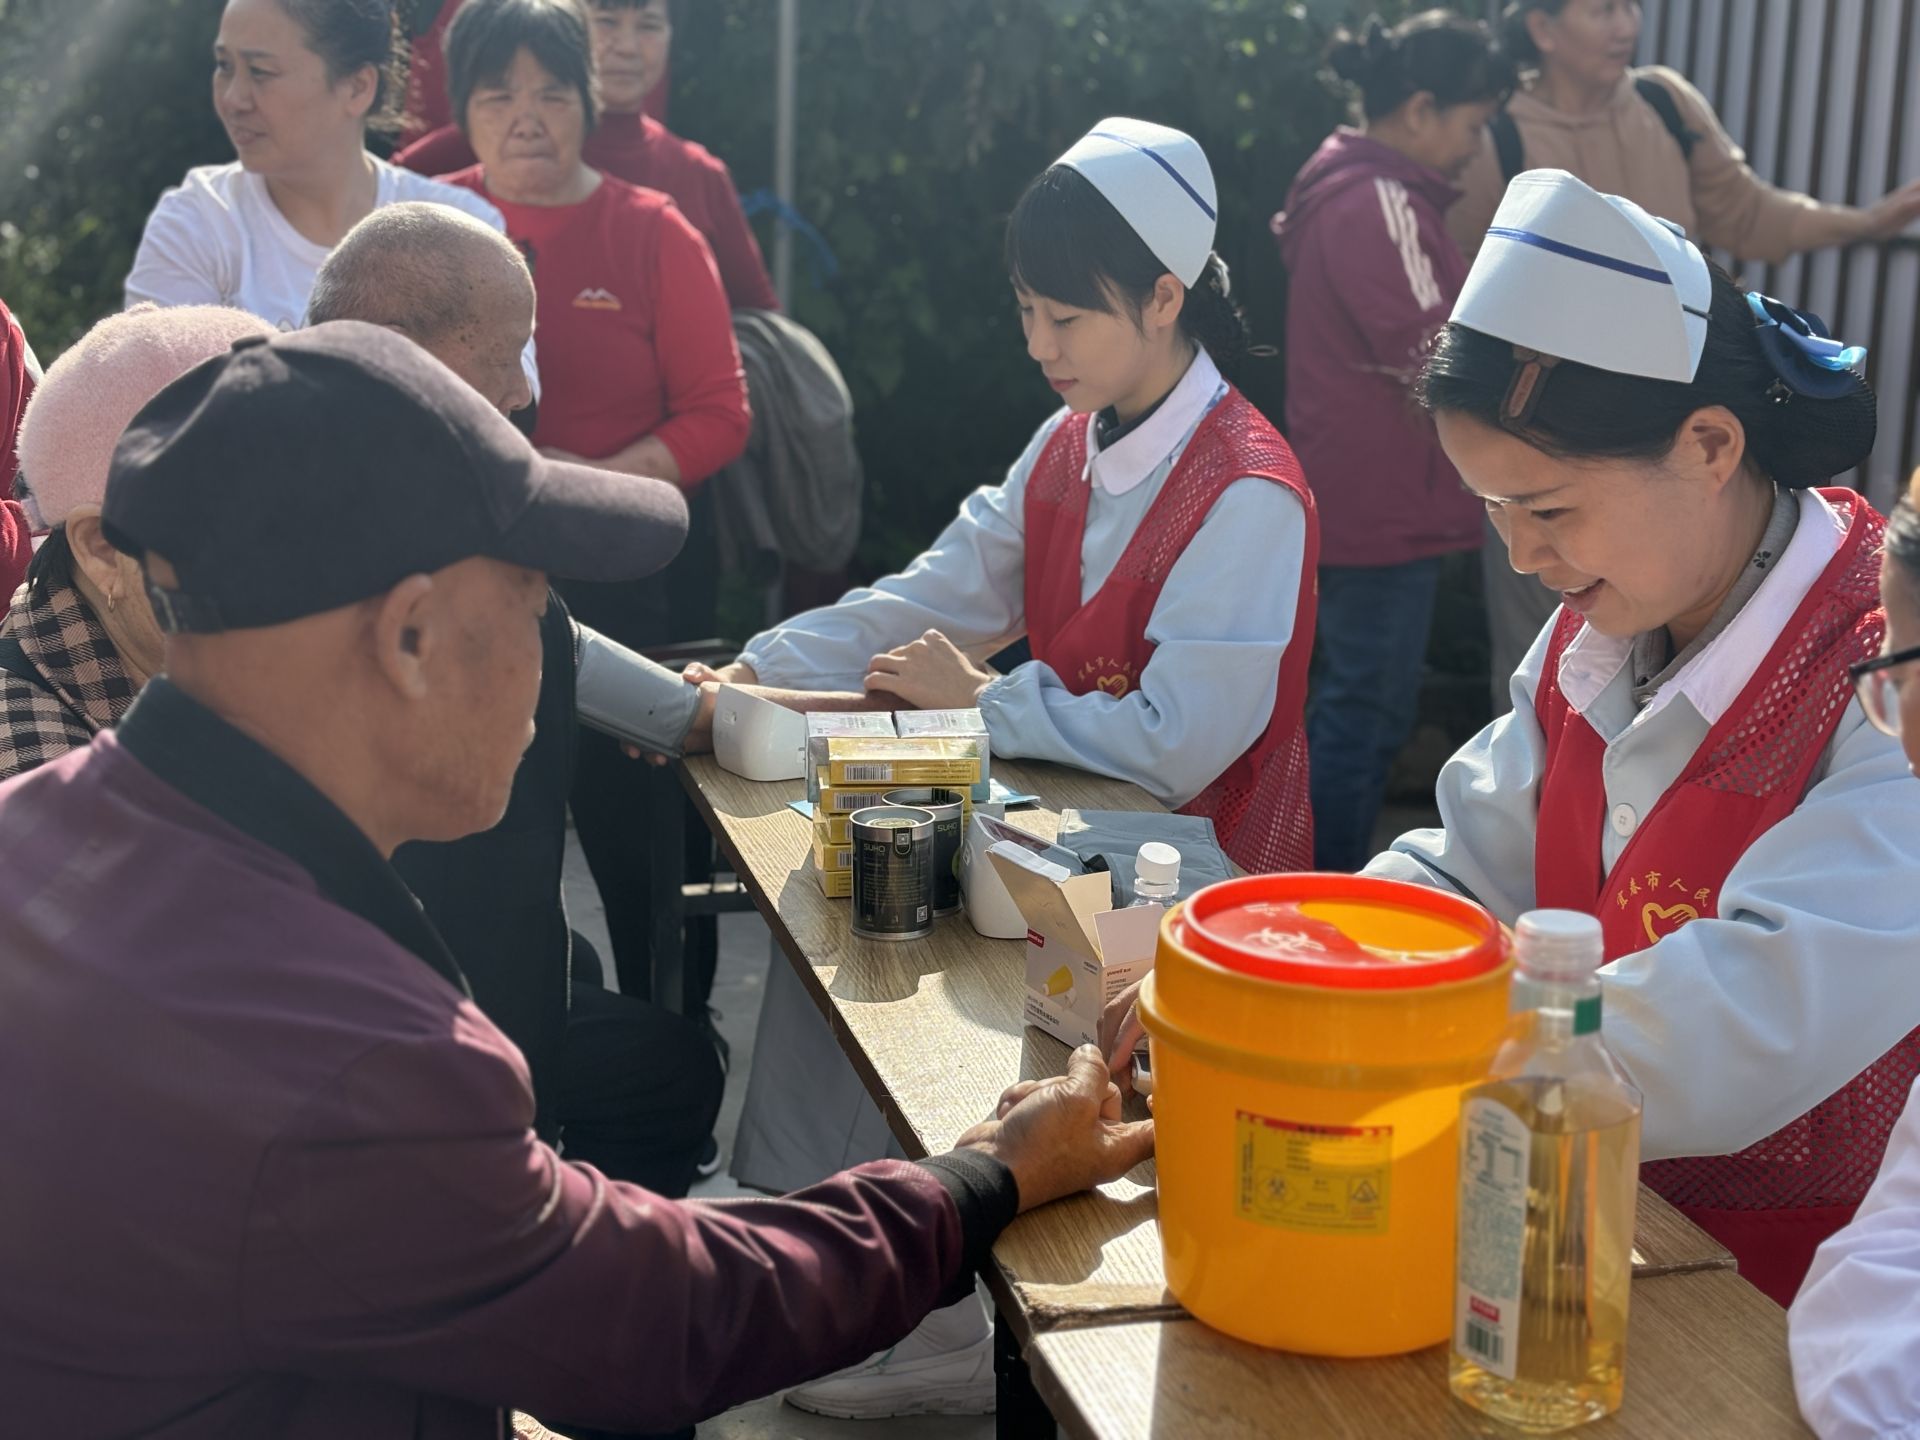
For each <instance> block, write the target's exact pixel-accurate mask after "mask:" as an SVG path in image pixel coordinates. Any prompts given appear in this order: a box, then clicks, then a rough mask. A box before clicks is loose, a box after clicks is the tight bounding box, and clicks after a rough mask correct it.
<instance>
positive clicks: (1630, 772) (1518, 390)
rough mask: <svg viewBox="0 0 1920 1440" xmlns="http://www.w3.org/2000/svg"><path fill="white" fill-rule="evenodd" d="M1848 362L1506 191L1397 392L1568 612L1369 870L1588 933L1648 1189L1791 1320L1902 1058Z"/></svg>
mask: <svg viewBox="0 0 1920 1440" xmlns="http://www.w3.org/2000/svg"><path fill="white" fill-rule="evenodd" d="M1863 360H1864V355H1863V354H1862V352H1860V351H1858V350H1856V349H1852V348H1849V347H1847V346H1845V345H1843V344H1842V343H1840V342H1838V341H1835V340H1831V339H1828V338H1826V336H1825V332H1824V329H1823V327H1821V326H1820V325H1819V323H1818V322H1817V321H1815V320H1813V319H1812V318H1811V317H1807V316H1802V315H1799V314H1796V313H1795V312H1793V311H1791V310H1789V309H1788V308H1787V307H1785V306H1784V305H1781V304H1779V303H1778V302H1776V301H1772V300H1768V299H1766V298H1764V297H1762V296H1759V295H1755V294H1749V293H1746V292H1744V291H1743V290H1741V289H1740V287H1739V286H1738V285H1736V284H1735V283H1734V282H1733V281H1732V280H1731V279H1730V278H1729V277H1728V276H1727V274H1726V273H1725V272H1724V271H1722V270H1720V269H1719V268H1717V267H1715V266H1713V265H1711V264H1709V262H1708V261H1706V260H1705V259H1704V258H1703V257H1702V256H1701V254H1700V252H1699V251H1698V250H1697V249H1696V248H1695V247H1694V246H1693V245H1692V244H1691V243H1690V242H1688V241H1687V240H1686V239H1685V237H1684V236H1683V235H1682V234H1681V233H1680V232H1679V231H1678V229H1677V228H1676V227H1673V226H1670V225H1668V224H1667V223H1666V222H1664V221H1661V220H1657V219H1655V218H1653V217H1651V216H1649V215H1648V214H1646V212H1644V211H1642V210H1640V209H1639V208H1638V207H1637V206H1635V205H1633V204H1632V203H1630V202H1628V201H1625V200H1621V199H1618V198H1617V197H1613V196H1605V195H1600V194H1598V193H1596V192H1595V191H1593V190H1591V189H1589V188H1588V187H1587V186H1586V185H1584V184H1582V183H1581V182H1580V181H1578V180H1576V179H1574V178H1573V177H1572V176H1571V175H1567V174H1565V173H1564V172H1561V171H1533V172H1529V173H1527V174H1525V175H1522V176H1520V177H1518V178H1517V179H1516V180H1515V181H1514V183H1513V185H1512V187H1511V188H1510V189H1509V191H1508V193H1507V197H1506V199H1505V201H1504V202H1503V203H1502V205H1501V207H1500V211H1499V214H1498V215H1497V216H1496V217H1495V220H1494V224H1493V226H1492V228H1491V230H1490V231H1489V232H1488V238H1487V242H1486V244H1485V245H1484V246H1483V248H1482V249H1481V250H1480V253H1479V255H1478V257H1477V259H1476V260H1475V263H1474V267H1473V271H1472V273H1471V274H1470V276H1469V277H1468V280H1467V283H1466V286H1465V289H1464V290H1463V292H1462V294H1461V297H1460V301H1459V304H1458V306H1457V308H1456V309H1455V311H1454V314H1453V320H1452V323H1451V324H1450V325H1449V326H1448V327H1447V330H1446V331H1445V333H1444V334H1443V336H1442V337H1441V339H1440V341H1439V343H1438V346H1437V347H1436V350H1435V353H1434V355H1433V357H1432V359H1431V361H1430V363H1429V366H1428V369H1427V372H1426V375H1425V378H1424V381H1423V385H1424V395H1425V400H1426V404H1427V407H1428V408H1429V409H1430V410H1431V411H1432V412H1433V413H1434V415H1435V419H1436V423H1437V424H1438V427H1439V432H1440V439H1441V443H1442V444H1443V445H1444V446H1445V447H1446V450H1447V454H1448V456H1449V458H1451V459H1452V460H1453V462H1454V464H1455V465H1456V467H1457V468H1458V469H1459V471H1460V474H1461V476H1462V478H1463V479H1464V480H1465V481H1466V483H1467V484H1468V486H1469V487H1470V488H1472V489H1473V490H1474V491H1476V492H1477V493H1478V494H1479V495H1480V496H1481V497H1482V498H1483V499H1484V500H1485V501H1486V504H1487V506H1488V509H1489V511H1490V512H1491V514H1492V516H1493V520H1494V523H1495V525H1496V526H1497V527H1498V528H1499V530H1500V531H1501V534H1502V536H1503V538H1504V539H1505V540H1506V542H1507V544H1508V546H1509V549H1510V551H1511V555H1512V560H1513V564H1514V567H1515V568H1516V569H1518V570H1521V571H1523V572H1532V573H1533V574H1534V575H1536V576H1537V577H1538V579H1539V580H1540V581H1541V582H1542V583H1543V584H1544V585H1546V586H1547V587H1548V588H1549V589H1551V590H1553V591H1556V592H1557V593H1558V594H1559V596H1560V600H1561V608H1560V610H1559V612H1558V614H1557V615H1556V616H1555V617H1554V619H1553V620H1552V621H1551V622H1550V623H1549V624H1548V626H1547V628H1546V629H1545V630H1544V631H1543V632H1542V633H1541V635H1540V637H1539V639H1538V640H1537V641H1536V642H1535V643H1534V646H1533V648H1532V650H1531V652H1530V653H1529V654H1528V656H1527V658H1526V661H1525V663H1524V664H1522V666H1521V667H1520V670H1519V672H1518V673H1517V674H1516V675H1515V676H1514V679H1513V700H1514V711H1513V713H1512V714H1511V715H1508V716H1506V717H1505V718H1503V719H1501V720H1499V721H1497V722H1495V723H1494V724H1493V725H1492V726H1490V727H1489V728H1488V729H1487V730H1486V731H1484V732H1483V733H1482V734H1481V735H1480V736H1479V737H1477V738H1476V739H1475V740H1473V741H1472V742H1470V743H1469V744H1468V745H1467V746H1466V747H1465V749H1463V750H1462V751H1461V752H1460V753H1459V754H1458V755H1456V756H1455V757H1454V758H1453V760H1452V761H1450V762H1449V763H1448V765H1447V766H1446V768H1445V769H1444V771H1443V772H1442V774H1441V777H1440V782H1439V795H1438V800H1439V808H1440V814H1441V819H1442V822H1443V823H1442V828H1439V829H1435V830H1421V831H1415V832H1413V833H1411V834H1409V835H1405V836H1403V837H1402V838H1401V839H1400V840H1399V841H1397V842H1396V843H1395V844H1394V846H1393V848H1392V850H1391V851H1390V852H1389V853H1388V854H1386V855H1383V856H1380V857H1379V858H1377V859H1376V860H1375V861H1374V862H1373V864H1372V865H1371V866H1370V867H1369V871H1370V873H1373V874H1377V875H1390V876H1396V877H1400V878H1403V879H1409V880H1415V881H1420V882H1423V883H1427V884H1432V885H1440V886H1445V887H1447V888H1450V889H1453V890H1457V891H1459V892H1461V893H1464V894H1467V895H1471V896H1472V897H1474V898H1475V899H1477V900H1479V901H1481V902H1482V903H1483V904H1485V905H1487V906H1488V907H1489V908H1490V909H1492V910H1493V911H1494V912H1495V913H1496V914H1497V915H1499V916H1500V918H1501V919H1502V920H1505V921H1508V922H1509V923H1511V922H1512V921H1513V920H1514V919H1516V918H1517V917H1518V916H1519V915H1520V914H1521V913H1522V912H1523V911H1526V910H1530V909H1533V908H1535V907H1537V906H1553V907H1562V908H1568V909H1575V910H1583V911H1586V912H1588V913H1590V914H1593V915H1596V916H1598V917H1599V919H1600V920H1601V922H1602V924H1603V926H1604V927H1605V932H1606V939H1607V957H1608V962H1609V963H1608V964H1607V965H1606V967H1605V968H1604V969H1603V970H1602V972H1601V980H1602V986H1603V995H1604V997H1605V1001H1606V1004H1607V1007H1608V1012H1609V1013H1608V1017H1607V1040H1608V1043H1609V1044H1610V1045H1611V1046H1612V1047H1613V1048H1614V1049H1615V1050H1616V1051H1617V1052H1618V1053H1619V1054H1620V1056H1621V1058H1622V1059H1623V1060H1624V1061H1625V1062H1626V1065H1627V1067H1628V1069H1629V1070H1630V1071H1631V1073H1632V1076H1633V1079H1634V1081H1635V1083H1636V1084H1638V1085H1639V1086H1640V1088H1641V1089H1642V1091H1644V1093H1645V1096H1646V1115H1645V1130H1644V1135H1643V1152H1644V1154H1645V1155H1646V1157H1647V1158H1648V1159H1649V1160H1650V1161H1651V1162H1652V1163H1650V1164H1648V1165H1646V1166H1645V1168H1644V1170H1643V1174H1642V1178H1643V1179H1644V1180H1645V1181H1646V1182H1647V1183H1648V1184H1649V1185H1650V1186H1652V1187H1653V1188H1654V1189H1655V1190H1657V1191H1659V1192H1660V1193H1662V1194H1663V1195H1665V1196H1666V1197H1667V1198H1668V1199H1669V1200H1671V1201H1673V1202H1674V1203H1675V1204H1677V1205H1678V1206H1680V1207H1681V1209H1683V1210H1684V1211H1686V1213H1687V1214H1689V1215H1690V1216H1691V1217H1692V1218H1693V1219H1694V1220H1695V1221H1696V1222H1698V1223H1699V1224H1701V1225H1702V1226H1704V1227H1705V1228H1706V1229H1707V1230H1708V1231H1710V1232H1711V1233H1713V1234H1714V1235H1716V1236H1717V1237H1719V1238H1720V1239H1721V1240H1722V1241H1723V1242H1724V1243H1725V1244H1727V1245H1728V1246H1729V1248H1731V1249H1732V1250H1733V1252H1734V1254H1735V1255H1736V1256H1737V1257H1738V1258H1739V1261H1740V1270H1741V1273H1742V1274H1743V1275H1744V1276H1746V1277H1747V1278H1748V1279H1749V1280H1751V1281H1753V1283H1755V1284H1756V1285H1758V1286H1760V1288H1761V1289H1763V1290H1765V1291H1767V1292H1768V1293H1769V1294H1771V1295H1772V1296H1773V1297H1774V1298H1775V1299H1776V1300H1779V1301H1780V1302H1781V1303H1783V1304H1784V1303H1785V1302H1786V1301H1787V1300H1789V1299H1791V1298H1792V1296H1793V1293H1794V1290H1795V1288H1796V1287H1797V1285H1798V1283H1799V1281H1800V1278H1801V1277H1802V1276H1803V1275H1804V1274H1805V1272H1806V1268H1807V1264H1808V1262H1809V1260H1810V1259H1811V1257H1812V1254H1813V1250H1814V1248H1815V1246H1816V1245H1817V1244H1818V1243H1819V1241H1820V1240H1821V1239H1823V1238H1824V1237H1825V1236H1826V1235H1828V1234H1830V1233H1831V1232H1832V1231H1833V1230H1834V1229H1836V1228H1837V1227H1838V1226H1839V1225H1840V1224H1842V1223H1844V1221H1845V1220H1846V1218H1847V1217H1848V1216H1849V1215H1851V1213H1852V1211H1853V1209H1854V1207H1855V1206H1857V1205H1858V1203H1859V1201H1860V1199H1861V1198H1862V1196H1863V1195H1864V1194H1865V1192H1866V1189H1867V1187H1868V1185H1869V1183H1870V1182H1871V1181H1872V1178H1873V1175H1874V1172H1875V1169H1876V1168H1877V1166H1878V1164H1879V1162H1880V1158H1881V1154H1882V1152H1883V1151H1884V1149H1885V1147H1886V1143H1887V1136H1888V1133H1889V1131H1890V1129H1891V1128H1892V1126H1893V1123H1894V1121H1895V1119H1896V1117H1897V1116H1898V1114H1899V1112H1900V1106H1901V1103H1902V1101H1903V1100H1904V1097H1905V1096H1906V1093H1907V1090H1908V1088H1909V1087H1910V1085H1911V1083H1912V1081H1913V1078H1914V1075H1915V1073H1916V1070H1917V1069H1920V1036H1916V1034H1915V1033H1914V1032H1915V1027H1916V1026H1917V1025H1920V964H1916V963H1915V956H1916V954H1920V909H1916V908H1915V906H1914V905H1913V903H1912V898H1911V894H1910V893H1909V892H1907V891H1904V890H1903V889H1902V888H1901V886H1900V884H1899V883H1898V879H1899V877H1904V876H1910V875H1912V874H1913V873H1915V866H1916V865H1920V824H1916V823H1915V822H1916V812H1915V808H1914V803H1913V798H1912V791H1911V789H1910V787H1911V784H1912V781H1911V779H1910V778H1909V777H1908V774H1907V762H1906V759H1905V757H1904V756H1903V755H1902V753H1901V751H1900V747H1899V745H1898V743H1897V742H1896V741H1894V740H1893V739H1892V738H1890V737H1889V736H1888V735H1886V734H1883V733H1881V732H1880V731H1879V730H1877V729H1876V728H1875V727H1874V725H1873V724H1872V723H1870V722H1869V719H1868V717H1867V716H1866V715H1865V714H1864V713H1863V711H1862V710H1861V708H1860V706H1859V704H1858V703H1857V701H1856V700H1855V698H1854V686H1853V680H1852V678H1851V676H1850V674H1849V667H1850V666H1852V665H1855V664H1857V663H1859V662H1861V661H1864V660H1866V659H1868V658H1870V657H1872V656H1873V655H1874V654H1876V653H1877V651H1878V650H1879V648H1880V645H1881V643H1882V638H1883V635H1884V632H1885V625H1886V617H1885V613H1884V611H1883V610H1882V608H1881V603H1880V596H1879V587H1878V576H1879V566H1880V550H1881V541H1882V535H1883V533H1884V525H1883V522H1882V520H1881V518H1880V516H1879V515H1877V514H1876V513H1875V512H1874V511H1873V509H1872V508H1871V507H1870V506H1869V505H1868V504H1867V503H1866V501H1865V500H1864V499H1863V498H1862V497H1860V496H1859V495H1857V494H1854V493H1853V492H1852V491H1848V490H1841V489H1820V488H1816V487H1818V486H1820V485H1821V484H1823V483H1824V482H1826V481H1827V480H1828V478H1829V477H1831V476H1834V475H1838V474H1841V473H1843V472H1845V471H1847V470H1850V469H1851V468H1853V467H1854V466H1855V465H1857V464H1858V463H1860V462H1861V461H1862V460H1864V459H1865V458H1866V456H1867V453H1868V451H1869V450H1870V449H1871V448H1872V445H1873V436H1874V416H1875V409H1874V397H1873V393H1872V391H1871V390H1870V389H1869V388H1868V387H1867V385H1866V382H1865V381H1864V380H1863V379H1862V378H1861V376H1860V373H1859V368H1860V366H1861V364H1862V362H1863Z"/></svg>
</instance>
